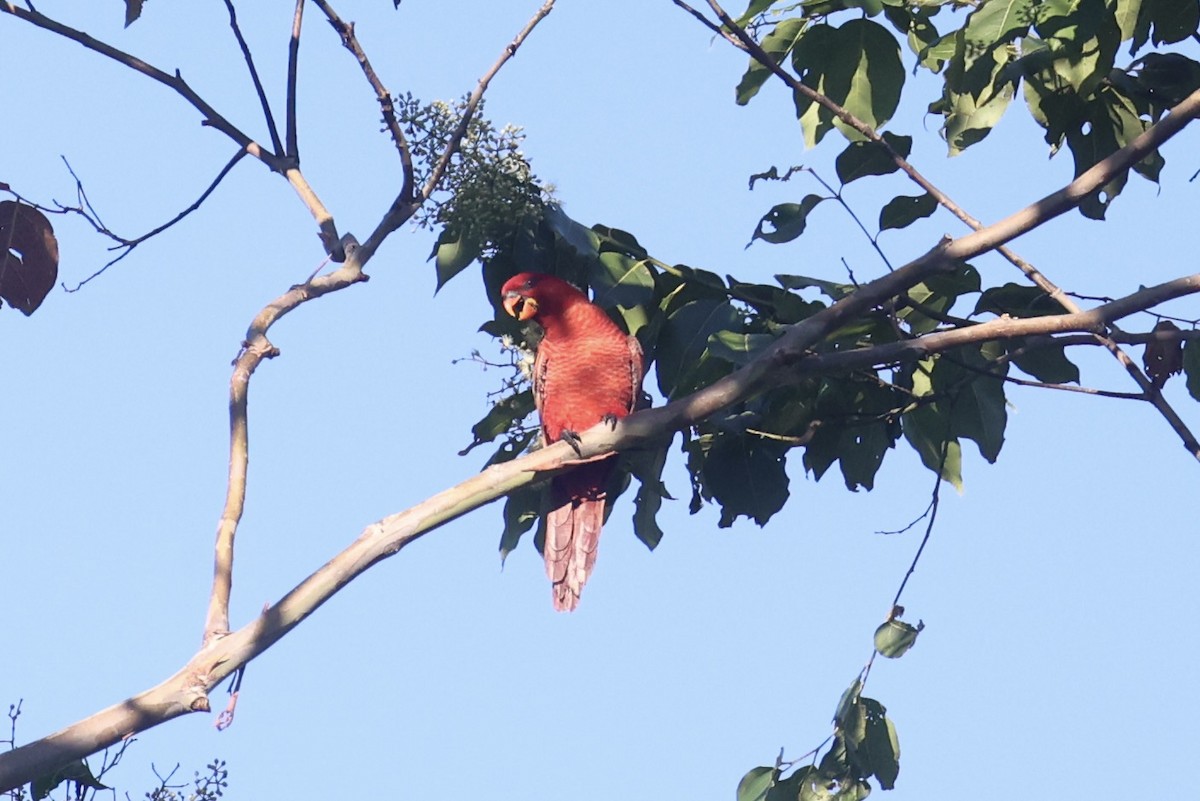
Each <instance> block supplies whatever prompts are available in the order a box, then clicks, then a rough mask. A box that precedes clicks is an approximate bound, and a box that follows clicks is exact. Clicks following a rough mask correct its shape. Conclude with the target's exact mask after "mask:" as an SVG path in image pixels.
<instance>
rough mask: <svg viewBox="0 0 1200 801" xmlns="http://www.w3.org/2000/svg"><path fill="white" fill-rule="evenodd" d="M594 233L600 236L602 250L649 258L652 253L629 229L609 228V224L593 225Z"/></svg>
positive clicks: (636, 257) (638, 257)
mask: <svg viewBox="0 0 1200 801" xmlns="http://www.w3.org/2000/svg"><path fill="white" fill-rule="evenodd" d="M592 233H594V234H596V236H597V237H598V238H599V245H600V250H602V251H605V250H615V251H617V252H619V253H624V254H626V255H627V256H632V257H633V258H635V259H645V258H649V256H650V254H649V253H648V252H647V251H646V249H645V248H644V247H642V246H641V244H640V243H639V242H638V241H637V238H636V237H635V236H634V235H633V234H631V233H629V232H628V231H622V230H621V229H620V228H609V227H608V226H607V225H593V226H592Z"/></svg>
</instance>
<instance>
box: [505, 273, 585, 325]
mask: <svg viewBox="0 0 1200 801" xmlns="http://www.w3.org/2000/svg"><path fill="white" fill-rule="evenodd" d="M500 301H501V303H503V304H504V310H505V311H506V312H508V313H509V314H511V315H512V316H513V317H516V318H517V319H518V320H530V319H533V318H535V317H537V316H538V315H550V316H553V315H557V314H560V313H561V312H562V311H563V310H565V309H566V308H567V307H568V306H570V305H572V304H574V303H578V302H579V301H583V302H584V303H587V296H586V295H584V294H583V293H582V292H580V291H579V290H578V289H576V288H575V287H573V286H571V285H570V284H568V283H567V282H566V281H564V280H562V279H561V278H556V277H555V276H553V275H545V274H543V273H518V274H517V275H514V276H513V277H512V278H510V279H508V281H506V282H505V283H504V286H503V287H502V288H501V289H500Z"/></svg>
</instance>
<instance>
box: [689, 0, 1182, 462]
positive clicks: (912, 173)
mask: <svg viewBox="0 0 1200 801" xmlns="http://www.w3.org/2000/svg"><path fill="white" fill-rule="evenodd" d="M676 5H678V6H680V7H681V8H683V9H684V10H685V11H688V13H690V14H692V16H694V17H697V18H698V19H700V20H701V22H703V23H704V24H705V25H706V26H707V27H709V28H712V27H713V23H711V22H710V21H709V20H707V19H706V18H704V17H703V16H702V15H700V14H699V13H698V12H696V11H695V9H692V8H691V7H690V6H688V5H687V4H686V3H681V2H678V0H676ZM708 5H709V7H710V8H711V9H712V10H713V13H714V14H716V15H717V17H718V19H720V21H721V23H722V26H723V27H722V28H721V29H720V30H721V32H722V33H723V35H725V38H727V39H729V40H730V41H732V42H733V43H734V44H735V45H736V46H738V47H739V48H740V49H742V50H745V51H746V52H748V53H749V54H750V55H751V56H752V57H753V58H754V59H755V60H756V61H758V62H759V63H760V64H762V65H763V66H765V67H767V68H768V69H770V70H771V72H772V73H774V74H775V75H776V76H777V77H778V78H779V79H780V80H782V81H783V82H784V83H786V84H787V85H788V87H789V88H790V89H791V90H792V91H794V92H796V93H798V94H800V95H802V96H804V97H806V98H808V99H809V100H811V101H812V102H814V103H817V104H818V105H820V106H822V107H823V108H825V109H827V110H829V111H830V112H831V113H833V114H834V115H835V116H837V117H838V119H840V120H842V122H844V123H846V124H847V125H848V126H850V127H851V128H853V129H854V130H856V131H858V132H859V133H861V134H862V135H863V136H865V137H867V138H868V139H870V140H871V141H872V142H875V143H876V144H878V145H879V146H880V147H883V148H884V149H885V150H886V151H887V153H888V154H889V156H890V157H891V159H892V161H893V162H894V163H895V164H896V166H897V167H898V168H899V169H900V170H901V171H902V172H903V173H904V174H905V175H907V176H908V177H909V179H911V180H912V181H913V182H914V183H916V184H917V185H918V186H920V187H921V188H922V189H924V190H925V191H926V192H928V193H929V195H930V196H932V197H933V198H934V199H935V200H937V202H938V204H939V205H940V206H942V207H943V208H945V209H946V210H948V211H949V212H950V213H951V214H953V215H954V216H955V217H957V218H958V219H959V220H961V221H962V222H963V223H965V224H966V225H967V226H968V227H970V228H971V229H973V230H975V231H978V230H981V229H982V228H983V223H981V222H980V221H979V220H977V219H976V218H974V217H972V216H971V215H970V214H968V213H967V212H966V210H964V209H963V208H962V207H961V206H959V205H958V204H957V203H955V202H954V200H952V199H951V198H950V197H949V196H948V195H946V194H945V193H944V192H942V191H941V190H940V189H938V187H937V186H935V185H934V184H933V182H931V181H930V180H929V179H927V178H926V177H925V176H924V175H922V174H921V173H920V172H919V171H918V170H917V169H916V168H915V167H913V166H912V164H910V163H909V162H908V160H907V159H905V158H904V157H903V156H901V155H900V154H899V153H897V152H896V151H895V150H894V149H893V148H892V146H891V145H890V144H888V142H887V140H885V139H884V138H883V137H881V136H880V135H879V133H878V132H877V131H875V129H874V128H872V127H871V126H870V125H867V124H866V123H865V122H863V121H862V120H860V119H858V118H857V117H855V116H854V115H853V114H851V113H850V112H848V111H847V110H846V109H845V108H843V107H842V106H840V105H838V104H837V103H834V102H833V101H832V100H830V99H829V98H828V97H826V96H825V95H823V94H821V93H819V92H817V91H816V90H814V89H812V88H811V87H809V86H807V85H805V84H804V83H803V82H802V81H800V80H798V79H797V78H796V77H795V76H794V75H792V74H791V73H789V72H788V71H787V70H785V69H783V67H781V66H780V65H779V64H778V63H777V62H776V61H775V60H774V59H773V58H771V56H770V54H769V53H767V52H766V51H765V50H764V49H763V48H762V46H761V45H760V44H759V43H758V42H757V41H756V40H755V39H754V37H752V36H751V35H750V34H749V33H747V32H746V30H745V29H743V28H741V27H740V26H738V24H737V22H736V21H735V20H734V19H733V18H732V17H731V16H730V15H729V13H728V12H726V11H725V9H724V8H722V7H721V5H720V3H718V2H717V0H708ZM1198 96H1200V92H1198V93H1194V94H1193V95H1192V96H1191V97H1189V98H1186V99H1185V100H1184V101H1183V102H1182V103H1180V104H1179V105H1178V106H1176V107H1175V108H1174V109H1173V110H1172V111H1171V115H1174V114H1177V113H1179V114H1181V117H1182V119H1181V123H1180V124H1181V125H1186V124H1187V122H1189V121H1190V120H1192V119H1195V118H1196V116H1197V115H1200V103H1198V102H1197V97H1198ZM1168 116H1170V115H1168ZM1172 135H1173V134H1172ZM1148 154H1149V151H1148V152H1147V155H1148ZM1130 166H1132V165H1130ZM1097 188H1098V187H1096V188H1093V189H1092V190H1089V194H1090V193H1091V192H1093V191H1095V190H1096V189H1097ZM996 251H997V252H998V253H999V254H1000V255H1001V256H1003V257H1004V258H1005V259H1007V260H1008V261H1009V262H1010V263H1011V264H1013V265H1014V266H1016V267H1017V268H1018V269H1019V270H1021V272H1023V273H1024V274H1025V275H1026V277H1028V278H1029V280H1030V281H1032V282H1033V284H1034V285H1035V286H1037V287H1039V288H1040V289H1042V290H1043V291H1044V292H1046V293H1047V294H1048V295H1049V296H1050V297H1051V298H1053V299H1054V300H1055V301H1056V302H1058V304H1059V305H1061V306H1062V307H1063V308H1064V309H1066V310H1067V311H1068V312H1078V311H1079V310H1080V307H1079V305H1078V304H1076V303H1075V302H1074V301H1073V300H1072V299H1071V298H1070V296H1069V295H1068V294H1067V293H1066V292H1064V291H1063V290H1062V289H1061V288H1060V287H1058V286H1057V285H1056V284H1054V282H1052V281H1051V280H1050V279H1049V278H1047V277H1046V276H1045V274H1043V273H1042V272H1041V271H1040V270H1038V269H1037V268H1036V267H1034V266H1033V265H1032V264H1030V263H1029V262H1028V261H1026V260H1025V259H1023V258H1021V257H1020V256H1019V255H1017V254H1016V253H1015V252H1013V251H1012V250H1011V249H1010V248H1008V247H1005V246H1000V247H997V248H996ZM1097 337H1098V341H1099V342H1100V343H1101V344H1103V345H1104V347H1105V348H1106V349H1107V350H1108V351H1109V352H1110V353H1112V355H1113V357H1114V358H1116V359H1117V361H1118V362H1119V363H1120V364H1121V366H1122V367H1124V368H1125V370H1126V372H1128V373H1129V375H1130V377H1131V378H1133V380H1134V382H1136V383H1137V385H1138V387H1139V388H1140V389H1141V390H1142V392H1143V393H1145V394H1146V396H1147V399H1148V400H1149V401H1150V402H1151V403H1152V404H1153V405H1154V407H1155V408H1156V409H1157V410H1158V412H1159V414H1161V415H1162V417H1163V418H1164V419H1165V420H1166V421H1167V424H1168V425H1170V426H1171V429H1172V430H1173V431H1175V433H1176V435H1177V436H1178V437H1179V439H1180V441H1182V442H1183V445H1184V447H1185V448H1187V449H1188V451H1189V452H1190V453H1192V455H1193V456H1195V457H1196V458H1197V459H1200V447H1198V444H1197V438H1196V436H1195V435H1194V434H1193V433H1192V432H1191V431H1190V430H1189V429H1188V427H1187V425H1186V424H1185V423H1184V422H1183V420H1182V418H1180V417H1179V414H1178V413H1177V412H1176V411H1175V410H1174V408H1172V407H1171V405H1170V404H1169V403H1168V402H1167V400H1166V398H1164V397H1163V396H1162V393H1160V392H1158V391H1157V389H1156V388H1155V387H1154V385H1153V382H1152V381H1150V379H1149V378H1148V377H1147V376H1146V374H1145V373H1144V372H1143V371H1142V370H1141V368H1140V367H1138V366H1137V364H1136V363H1135V362H1134V361H1133V359H1131V358H1129V355H1128V354H1127V353H1125V352H1124V351H1123V350H1122V349H1121V347H1120V346H1119V345H1118V344H1117V343H1116V342H1114V341H1113V340H1112V339H1108V338H1106V337H1104V336H1103V335H1100V334H1097Z"/></svg>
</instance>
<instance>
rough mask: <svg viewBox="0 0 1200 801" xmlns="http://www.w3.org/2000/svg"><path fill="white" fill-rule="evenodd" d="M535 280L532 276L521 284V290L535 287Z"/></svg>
mask: <svg viewBox="0 0 1200 801" xmlns="http://www.w3.org/2000/svg"><path fill="white" fill-rule="evenodd" d="M537 282H538V281H537V279H536V278H534V277H533V276H530V277H529V278H526V279H525V283H523V284H521V289H533V288H534V287H535V286H536V285H537Z"/></svg>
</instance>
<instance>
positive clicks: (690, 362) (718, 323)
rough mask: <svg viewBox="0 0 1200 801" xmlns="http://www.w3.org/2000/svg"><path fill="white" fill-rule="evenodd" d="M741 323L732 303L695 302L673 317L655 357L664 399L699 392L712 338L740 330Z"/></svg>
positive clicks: (669, 319) (718, 301) (663, 333)
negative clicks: (700, 378) (709, 341)
mask: <svg viewBox="0 0 1200 801" xmlns="http://www.w3.org/2000/svg"><path fill="white" fill-rule="evenodd" d="M741 323H742V317H741V314H740V313H738V311H737V310H736V309H735V308H734V307H733V305H732V304H731V303H730V302H729V301H728V300H716V299H709V298H703V299H700V300H694V301H691V302H690V303H687V304H686V305H684V306H682V307H681V308H679V309H677V310H675V311H674V312H673V313H671V315H670V316H669V317H668V318H667V321H666V323H664V324H663V329H662V332H661V333H660V334H659V337H658V348H657V351H656V353H655V365H656V370H657V374H658V388H659V391H660V392H661V393H662V395H663V397H665V398H667V399H668V400H670V399H671V398H672V397H674V396H676V395H677V394H688V393H689V392H691V391H692V390H694V389H696V388H698V387H697V386H696V384H697V379H698V378H699V377H702V376H703V375H704V373H703V372H702V370H701V368H703V367H704V364H703V361H704V359H703V357H704V356H705V354H706V351H707V349H708V338H709V337H710V336H712V335H713V334H715V333H716V332H718V331H730V330H737V329H739V328H740V327H741ZM725 371H726V372H728V366H726V367H725Z"/></svg>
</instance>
